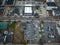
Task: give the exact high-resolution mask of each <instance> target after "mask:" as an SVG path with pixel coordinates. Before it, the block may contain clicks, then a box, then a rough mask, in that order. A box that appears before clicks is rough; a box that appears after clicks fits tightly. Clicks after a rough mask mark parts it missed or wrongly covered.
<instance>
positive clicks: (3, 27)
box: [0, 22, 8, 30]
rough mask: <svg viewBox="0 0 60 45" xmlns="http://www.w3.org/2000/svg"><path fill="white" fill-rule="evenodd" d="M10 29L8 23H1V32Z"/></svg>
mask: <svg viewBox="0 0 60 45" xmlns="http://www.w3.org/2000/svg"><path fill="white" fill-rule="evenodd" d="M7 27H8V22H0V30H6V29H7Z"/></svg>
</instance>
